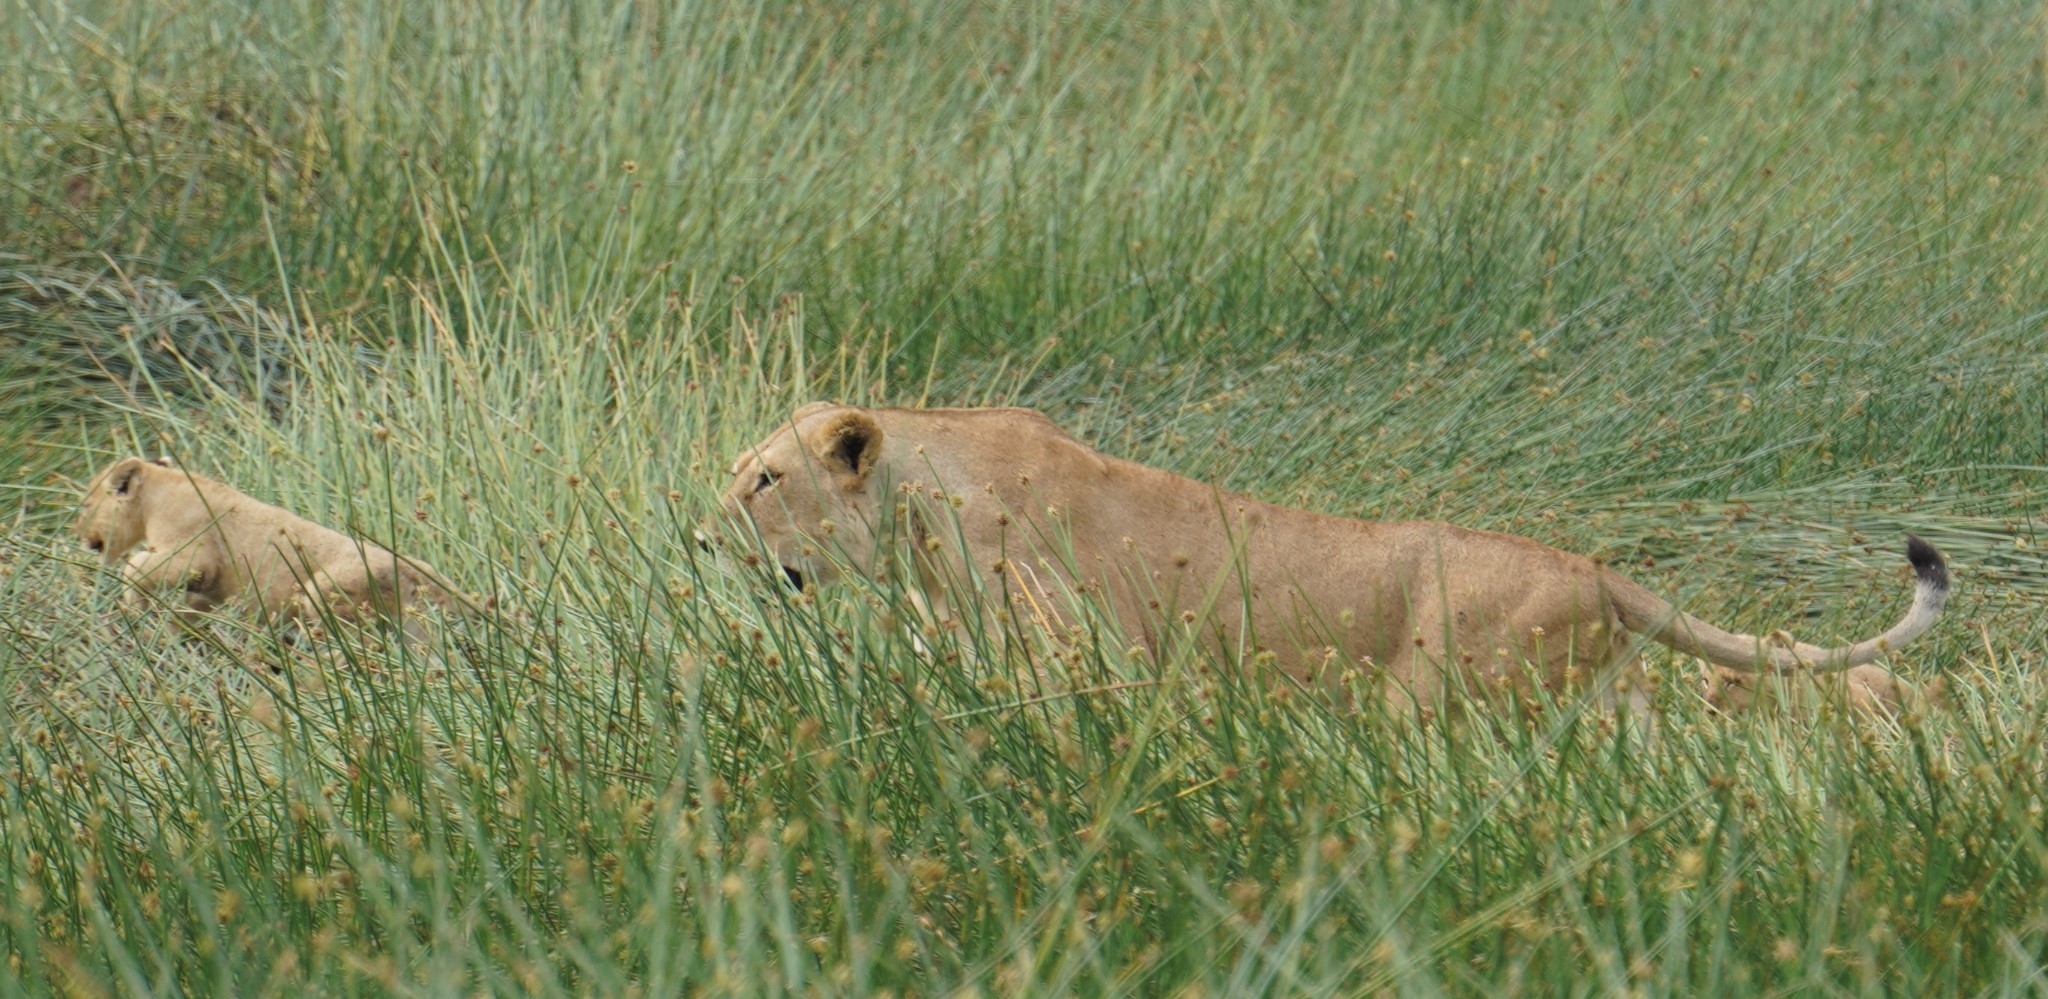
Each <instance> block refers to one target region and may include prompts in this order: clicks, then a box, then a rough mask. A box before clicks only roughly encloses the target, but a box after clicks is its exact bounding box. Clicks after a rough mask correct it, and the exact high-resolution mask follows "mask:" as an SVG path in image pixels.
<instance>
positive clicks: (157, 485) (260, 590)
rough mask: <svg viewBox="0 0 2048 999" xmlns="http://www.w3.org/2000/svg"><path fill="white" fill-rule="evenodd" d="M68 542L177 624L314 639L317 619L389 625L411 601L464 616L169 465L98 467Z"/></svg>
mask: <svg viewBox="0 0 2048 999" xmlns="http://www.w3.org/2000/svg"><path fill="white" fill-rule="evenodd" d="M72 532H73V533H75V534H77V535H78V537H79V539H80V540H82V541H84V542H85V544H86V547H88V548H90V549H91V550H92V551H94V552H96V553H98V554H99V556H100V558H101V560H102V561H103V562H105V563H106V564H107V565H109V566H111V565H115V564H121V563H125V564H124V565H123V568H122V570H121V575H122V578H123V579H124V580H125V581H126V582H127V583H128V584H129V590H128V595H127V600H128V602H129V603H130V605H131V606H142V605H146V604H148V603H149V602H150V601H151V599H152V596H153V595H154V596H159V597H165V598H167V599H168V600H169V601H170V603H171V604H172V605H173V606H174V607H175V608H176V610H177V611H178V613H179V615H180V617H181V618H182V619H184V620H186V621H188V622H189V621H191V620H193V618H194V617H195V616H196V615H198V614H201V613H203V612H206V611H210V610H213V609H216V608H222V607H236V608H240V609H244V610H247V611H250V612H253V613H256V614H259V615H261V616H262V617H264V618H266V619H269V620H275V621H279V622H296V623H298V624H300V625H302V626H304V627H315V626H317V625H318V624H319V623H320V622H321V621H322V620H324V618H325V617H326V616H327V615H333V616H335V617H338V618H358V617H361V616H362V615H363V614H364V613H365V612H376V613H380V614H384V615H387V616H392V615H396V614H398V613H399V612H400V610H401V608H404V607H410V606H416V605H417V602H418V601H419V600H420V599H421V598H424V599H426V600H429V601H431V602H433V603H434V604H436V605H438V606H440V607H442V608H443V609H447V610H466V609H470V608H471V607H472V606H473V605H472V604H471V602H470V601H469V600H468V598H466V597H463V596H461V595H460V594H458V593H457V592H456V591H455V590H454V589H452V588H451V587H449V586H448V585H447V583H446V582H445V581H443V580H442V579H441V578H440V576H439V575H438V574H436V573H435V572H434V570H433V569H432V568H430V567H428V566H427V565H426V564H424V563H422V562H419V561H417V560H414V559H411V558H405V559H401V558H399V557H398V556H396V555H393V554H392V553H391V552H390V551H389V550H387V549H385V548H383V547H382V546H379V545H375V544H372V543H370V542H367V541H362V540H359V539H356V538H352V537H349V536H348V535H346V534H343V533H341V532H340V531H337V530H334V529H333V528H329V527H325V526H322V525H320V524H316V523H314V522H312V521H310V520H307V519H306V518H304V517H301V516H299V515H298V514H295V513H292V512H291V511H289V510H284V509H281V508H279V507H276V506H272V505H271V504H268V503H264V502H262V501H260V500H257V499H254V498H251V497H249V496H247V495H244V494H243V493H241V492H239V491H238V490H236V489H235V488H233V487H232V486H229V485H227V484H225V483H221V482H216V481H214V480H212V479H209V478H206V477H204V476H200V475H194V474H192V473H191V472H188V471H186V470H184V469H182V468H179V467H177V466H176V465H175V464H174V463H173V462H172V461H171V460H170V459H169V458H159V459H157V460H155V461H149V460H145V459H142V458H123V459H121V460H119V461H116V462H114V463H113V464H111V465H109V466H107V467H106V468H105V469H104V470H102V471H101V472H100V473H99V474H98V475H96V476H94V477H93V479H92V482H91V484H90V485H88V486H87V488H86V492H85V500H84V504H83V509H81V510H80V511H79V514H78V519H77V521H76V522H74V523H73V524H72ZM131 550H133V551H134V554H133V555H129V554H128V553H129V552H130V551H131Z"/></svg>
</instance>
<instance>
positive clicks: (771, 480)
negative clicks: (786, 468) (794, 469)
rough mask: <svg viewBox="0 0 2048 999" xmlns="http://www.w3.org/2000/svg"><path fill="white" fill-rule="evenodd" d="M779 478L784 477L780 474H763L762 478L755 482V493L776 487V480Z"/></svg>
mask: <svg viewBox="0 0 2048 999" xmlns="http://www.w3.org/2000/svg"><path fill="white" fill-rule="evenodd" d="M779 478H782V475H781V474H780V473H777V472H762V473H761V477H760V478H759V479H756V480H754V491H755V492H757V493H758V492H760V491H761V490H763V489H766V488H768V487H769V486H772V485H774V484H775V480H776V479H779Z"/></svg>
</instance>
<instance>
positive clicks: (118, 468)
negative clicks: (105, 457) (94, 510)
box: [107, 458, 144, 496]
mask: <svg viewBox="0 0 2048 999" xmlns="http://www.w3.org/2000/svg"><path fill="white" fill-rule="evenodd" d="M143 464H144V463H143V460H142V459H141V458H123V459H121V462H120V464H117V465H115V466H114V469H113V471H111V472H108V473H107V491H109V492H111V493H113V494H114V495H116V496H126V495H128V494H129V493H130V492H132V491H134V489H135V476H136V473H138V472H140V471H142V466H143Z"/></svg>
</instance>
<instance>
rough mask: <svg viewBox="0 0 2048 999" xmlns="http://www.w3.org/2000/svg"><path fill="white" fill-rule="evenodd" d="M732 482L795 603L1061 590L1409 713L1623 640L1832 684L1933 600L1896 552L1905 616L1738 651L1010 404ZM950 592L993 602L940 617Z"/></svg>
mask: <svg viewBox="0 0 2048 999" xmlns="http://www.w3.org/2000/svg"><path fill="white" fill-rule="evenodd" d="M732 473H733V475H734V480H733V484H732V487H731V489H730V490H728V492H727V493H726V495H725V497H724V500H723V506H724V508H725V511H726V512H727V514H729V515H730V519H731V520H732V521H733V522H736V523H741V524H751V530H754V531H757V532H758V533H759V536H760V538H761V540H762V541H763V542H764V543H765V544H766V545H767V546H768V548H769V550H771V551H772V552H773V553H774V557H775V559H776V560H777V561H778V562H779V563H780V565H781V569H782V571H783V572H784V573H785V574H786V575H787V576H788V578H789V579H790V580H792V581H794V582H796V583H797V584H798V585H799V586H801V585H804V584H806V583H812V582H817V583H823V582H827V581H830V580H831V579H833V578H834V577H835V576H836V574H837V572H838V571H839V570H838V567H839V566H840V565H842V564H843V565H848V566H851V567H854V568H856V569H858V570H860V571H864V572H888V571H893V568H908V569H911V570H912V571H914V572H915V574H916V578H917V580H918V581H919V582H920V583H921V585H920V586H919V587H916V588H914V589H916V590H919V591H921V592H922V593H923V595H924V599H926V600H927V601H929V602H930V605H931V606H930V609H931V610H932V611H933V612H934V613H935V614H936V615H938V616H939V617H941V618H945V617H956V616H958V615H960V614H963V613H965V614H973V613H983V614H987V615H990V616H997V617H999V616H1002V615H1008V616H1011V617H1013V618H1022V619H1025V620H1031V619H1037V620H1040V621H1043V622H1046V623H1049V624H1052V625H1054V626H1064V625H1067V624H1070V623H1072V620H1071V615H1072V613H1073V610H1072V609H1073V608H1074V607H1075V604H1074V603H1073V602H1072V601H1071V600H1070V599H1068V597H1069V596H1070V595H1071V593H1073V592H1074V591H1087V592H1094V593H1096V594H1098V595H1099V596H1100V597H1101V598H1103V600H1104V603H1105V605H1106V606H1107V607H1109V608H1110V609H1111V611H1112V612H1113V613H1114V614H1115V615H1116V616H1117V618H1118V619H1119V621H1121V622H1122V623H1123V624H1124V625H1125V626H1126V627H1127V628H1129V629H1132V630H1134V631H1135V632H1139V633H1142V635H1143V638H1144V639H1145V641H1146V642H1147V643H1148V644H1150V645H1151V646H1152V647H1153V649H1154V650H1155V651H1157V650H1158V649H1159V648H1160V647H1161V646H1162V645H1163V644H1166V643H1171V642H1174V641H1182V640H1185V637H1195V638H1199V639H1200V640H1202V641H1205V642H1207V643H1210V644H1211V645H1212V647H1213V646H1214V645H1217V644H1220V645H1222V646H1225V647H1229V648H1236V649H1242V650H1245V651H1249V645H1250V643H1251V642H1256V644H1257V646H1259V647H1262V648H1264V649H1268V650H1271V651H1272V652H1273V653H1274V655H1275V656H1276V657H1277V658H1278V661H1279V665H1281V667H1282V668H1284V669H1287V670H1288V671H1290V672H1291V673H1293V674H1294V675H1296V676H1297V677H1300V678H1301V679H1303V680H1304V681H1306V682H1311V683H1319V684H1320V683H1328V682H1330V680H1331V679H1332V677H1333V675H1334V674H1339V673H1341V672H1343V671H1346V670H1351V669H1359V670H1362V671H1363V672H1364V673H1366V674H1368V675H1376V676H1378V677H1380V678H1382V679H1383V680H1385V681H1386V690H1387V691H1388V696H1389V697H1390V698H1394V699H1397V700H1402V701H1408V702H1412V703H1414V704H1416V705H1427V704H1429V703H1431V702H1433V701H1435V700H1436V699H1437V697H1438V696H1439V694H1440V693H1441V692H1442V691H1443V690H1444V689H1445V687H1446V685H1447V684H1455V685H1466V686H1468V687H1470V686H1472V685H1475V684H1480V685H1488V686H1493V685H1503V684H1517V685H1519V684H1521V683H1522V682H1523V681H1524V680H1525V679H1529V673H1530V670H1529V669H1527V668H1525V666H1524V664H1525V663H1526V664H1528V666H1532V667H1534V673H1535V677H1534V678H1535V679H1537V680H1538V681H1540V682H1541V683H1543V685H1544V686H1545V687H1547V688H1550V689H1562V688H1564V687H1566V686H1569V685H1571V684H1572V683H1574V682H1576V681H1581V680H1583V679H1585V678H1588V677H1591V676H1593V675H1595V673H1596V672H1597V671H1599V670H1601V669H1603V668H1604V667H1610V666H1613V667H1619V668H1620V670H1621V672H1620V673H1619V674H1614V675H1620V676H1623V677H1634V675H1635V674H1634V671H1635V670H1636V669H1637V667H1636V666H1635V664H1634V656H1633V652H1634V648H1633V644H1632V642H1631V641H1630V638H1629V635H1630V633H1631V632H1633V633H1636V634H1640V635H1643V636H1646V637H1648V638H1650V639H1652V640H1655V641H1657V642H1659V643H1661V644H1663V645H1666V646H1669V647H1671V648H1673V649H1676V650H1678V651H1680V652H1682V653H1686V654H1690V655H1694V656H1698V657H1700V658H1702V659H1705V660H1708V661H1709V662H1711V663H1714V664H1718V665H1720V666H1725V667H1728V668H1730V669H1734V670H1738V671H1746V672H1754V671H1776V672H1795V671H1802V670H1805V671H1815V672H1826V671H1839V670H1846V669H1850V668H1852V667H1855V666H1858V665H1861V664H1864V663H1868V662H1870V661H1872V660H1874V659H1877V658H1878V657H1879V656H1881V655H1882V654H1883V653H1884V652H1886V651H1887V650H1889V649H1892V648H1896V647H1897V646H1899V645H1901V644H1903V643H1905V642H1907V641H1909V640H1911V639H1912V638H1914V637H1915V636H1917V635H1919V634H1920V633H1921V632H1923V631H1925V630H1926V629H1927V628H1928V626H1929V625H1931V624H1932V623H1933V622H1934V620H1935V617H1936V616H1937V615H1938V614H1939V613H1940V611H1941V608H1942V604H1943V603H1944V601H1945V600H1946V598H1947V596H1948V585H1949V584H1948V571H1947V567H1946V564H1945V563H1944V561H1943V559H1942V557H1941V554H1940V553H1939V552H1937V551H1935V549H1934V547H1933V546H1931V545H1929V544H1927V543H1926V542H1924V541H1922V540H1920V539H1919V538H1915V537H1912V536H1910V535H1909V536H1908V537H1907V548H1906V551H1907V557H1908V559H1909V560H1910V561H1911V562H1912V565H1913V569H1914V572H1915V574H1916V577H1917V581H1916V583H1915V586H1914V591H1913V605H1912V609H1911V610H1909V611H1908V612H1907V614H1906V616H1905V617H1904V619H1902V620H1901V621H1899V623H1898V624H1896V625H1894V626H1893V627H1892V628H1891V629H1890V630H1888V631H1886V632H1884V633H1883V634H1881V635H1878V636H1877V637H1875V638H1870V639H1867V640H1864V641H1861V642H1857V643H1855V644H1853V645H1848V646H1843V647H1839V648H1820V647H1816V646H1813V645H1807V644H1804V643H1799V642H1792V641H1790V640H1789V636H1782V635H1780V636H1776V637H1773V638H1771V639H1769V640H1765V639H1760V638H1758V637H1755V636H1750V635H1741V634H1736V633H1733V632H1729V631H1724V630H1722V629H1720V628H1717V627H1715V626H1713V625H1711V624H1708V623H1707V622H1705V621H1702V620H1700V619H1698V618H1696V617H1693V616H1691V615H1689V614H1686V613H1683V612H1681V611H1678V610H1676V609H1675V608H1673V607H1672V605H1671V604H1670V603H1669V602H1667V601H1665V600H1663V599H1662V598H1659V597H1658V596H1656V595H1654V594H1652V593H1651V592H1649V591H1648V590H1645V589H1643V588H1642V587H1641V586H1638V585H1636V584H1635V583H1633V582H1631V581H1629V580H1628V579H1627V578H1626V577H1624V576H1622V575H1621V574H1620V573H1618V572H1615V571H1614V570H1612V569H1609V568H1607V567H1605V566H1602V565H1600V564H1598V563H1596V562H1593V561H1592V560H1590V559H1586V558H1582V557H1580V556H1577V555H1572V554H1569V553H1566V552H1563V551H1559V550H1557V549H1555V548H1550V547H1548V546H1545V545H1542V544H1538V543H1537V542H1534V541H1530V540H1528V539H1526V538H1519V537H1514V536H1510V535H1505V534H1494V533H1490V532H1486V531H1474V530H1466V529H1464V528H1459V527H1453V526H1451V525H1448V524H1441V523H1369V522H1365V521H1358V520H1349V519H1345V518H1342V517H1333V516H1326V515H1323V514H1317V513H1310V512H1306V511H1302V510H1292V509H1287V508H1284V507H1278V506H1273V505H1271V504H1268V503H1262V502H1260V501H1258V500H1255V499H1251V498H1248V497H1245V496H1239V495H1236V494H1232V493H1228V492H1224V491H1223V490H1221V489H1218V488H1216V487H1214V486H1210V485H1205V484H1203V483H1200V482H1195V481H1192V480H1189V479H1185V478H1182V477H1180V476H1177V475H1174V474H1171V473H1169V472H1164V471H1161V470H1159V469H1156V468H1150V467H1147V466H1144V465H1140V464H1137V463H1135V462H1130V461H1124V460H1121V459H1118V458H1113V457H1110V456H1108V455H1104V454H1102V453H1100V452H1098V451H1096V450H1094V449H1093V448H1090V447H1088V446H1087V445H1085V444H1082V443H1081V442H1080V441H1077V440H1075V439H1074V438H1073V437H1071V436H1069V435H1068V434H1067V433H1065V432H1064V431H1062V430H1061V429H1060V428H1059V427H1057V426H1055V425H1054V424H1053V423H1052V422H1051V421H1050V420H1048V419H1046V418H1045V417H1044V416H1043V415H1041V414H1039V413H1037V412H1035V411H1032V410H1026V409H932V410H902V409H861V408H855V407H851V406H840V405H833V404H829V403H812V404H810V405H807V406H804V407H803V408H801V409H799V410H797V411H796V413H795V414H794V416H793V417H792V419H791V420H790V422H789V423H787V424H785V425H784V426H782V427H781V428H779V429H777V430H776V431H775V432H774V433H772V434H770V435H769V436H768V437H767V438H766V439H764V440H762V441H761V442H760V443H759V444H756V445H754V446H753V447H751V448H749V449H747V450H746V451H745V452H743V453H742V454H741V455H740V456H739V458H738V460H737V461H735V462H734V464H733V468H732ZM970 580H971V581H973V582H975V583H978V584H979V589H978V591H979V592H981V593H985V594H989V595H990V596H989V597H988V598H987V603H989V604H993V605H994V606H984V607H983V608H982V609H981V610H979V611H977V610H975V609H972V608H954V607H949V606H948V600H947V596H946V595H947V594H948V593H956V594H957V593H961V592H967V591H963V590H961V589H959V584H960V583H963V582H968V581H970ZM955 602H957V601H955ZM1247 612H1248V613H1249V621H1247V620H1246V616H1247ZM1247 624H1249V625H1250V626H1251V627H1250V631H1249V632H1247V631H1246V628H1245V626H1246V625H1247ZM1194 629H1200V630H1201V631H1202V632H1203V633H1202V634H1200V635H1196V636H1186V633H1187V632H1188V631H1190V630H1194ZM1184 636H1185V637H1184ZM1622 686H1628V685H1627V684H1622ZM1614 693H1615V690H1614V689H1613V688H1607V689H1604V690H1603V691H1602V695H1603V696H1605V697H1611V696H1612V695H1613V694H1614ZM1629 696H1630V700H1631V701H1632V702H1633V704H1634V705H1635V706H1637V707H1640V706H1641V705H1642V704H1643V703H1644V702H1643V699H1642V694H1641V691H1640V688H1639V687H1638V688H1637V689H1635V690H1631V691H1629Z"/></svg>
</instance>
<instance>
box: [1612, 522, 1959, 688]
mask: <svg viewBox="0 0 2048 999" xmlns="http://www.w3.org/2000/svg"><path fill="white" fill-rule="evenodd" d="M1906 559H1907V561H1909V562H1911V563H1913V576H1914V582H1913V606H1912V608H1911V609H1909V610H1907V611H1906V616H1905V617H1903V618H1901V619H1900V620H1899V623H1897V624H1895V625H1892V626H1891V628H1890V629H1888V630H1886V631H1885V632H1884V633H1883V634H1881V635H1878V636H1877V637H1875V638H1867V639H1864V640H1863V641H1860V642H1857V643H1856V644H1854V645H1843V646H1838V647H1836V648H1832V649H1824V648H1821V647H1820V646H1817V645H1808V644H1806V643H1804V642H1790V641H1780V640H1775V639H1767V638H1762V637H1758V636H1756V635H1738V634H1736V633H1734V632H1731V631H1723V630H1722V629H1720V628H1717V627H1714V626H1713V625H1711V624H1708V623H1707V622H1705V621H1702V620H1700V619H1699V618H1696V617H1693V616H1692V615H1691V614H1687V613H1685V612H1684V611H1681V610H1678V609H1677V608H1675V607H1673V606H1672V605H1671V602H1670V601H1668V600H1665V599H1664V598H1662V597H1659V596H1657V595H1656V594H1654V593H1651V592H1650V591H1648V590H1646V589H1643V588H1642V587H1641V586H1638V585H1636V584H1635V583H1634V582H1632V581H1630V580H1629V579H1628V578H1627V577H1625V576H1623V575H1621V574H1620V573H1618V572H1615V571H1614V570H1612V569H1608V570H1605V572H1604V573H1603V576H1602V580H1603V582H1604V583H1605V585H1606V587H1607V593H1608V599H1609V600H1611V601H1612V602H1613V604H1614V609H1615V612H1616V613H1617V614H1618V615H1619V616H1620V617H1621V623H1622V624H1624V625H1626V626H1627V627H1628V630H1630V631H1633V632H1635V633H1637V634H1640V635H1647V636H1649V637H1650V638H1653V639H1655V640H1656V641H1657V642H1658V643H1660V644H1663V645H1666V646H1669V647H1671V648H1672V649H1675V650H1677V651H1679V652H1683V653H1685V654H1686V655H1690V656H1698V657H1700V658H1701V659H1705V660H1706V661H1708V662H1710V663H1713V664H1715V665H1716V666H1725V667H1727V668H1729V669H1733V670H1740V671H1742V672H1746V673H1754V672H1766V671H1768V672H1774V673H1797V672H1802V671H1803V672H1812V673H1833V672H1836V671H1838V670H1845V669H1850V668H1852V667H1856V666H1861V665H1863V664H1864V663H1868V662H1871V661H1873V660H1875V659H1877V658H1878V657H1879V656H1882V655H1883V654H1885V653H1886V652H1889V651H1891V650H1892V649H1896V648H1898V647H1899V646H1901V645H1904V644H1906V643H1907V642H1910V641H1912V640H1913V639H1915V638H1917V637H1919V635H1920V633H1921V632H1923V631H1926V630H1927V629H1928V627H1929V626H1930V625H1932V624H1933V623H1934V619H1935V618H1936V617H1937V616H1939V615H1940V614H1941V608H1942V605H1943V604H1945V603H1947V601H1948V563H1947V561H1946V560H1944V559H1943V558H1942V557H1941V552H1939V551H1936V550H1935V547H1934V546H1933V545H1930V544H1928V543H1927V542H1926V541H1923V540H1921V539H1920V538H1918V537H1915V536H1913V535H1911V534H1908V535H1906Z"/></svg>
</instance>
